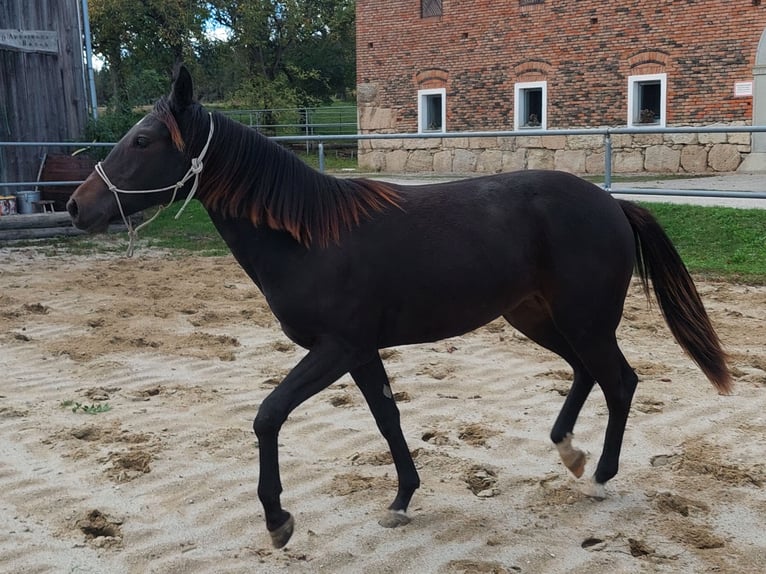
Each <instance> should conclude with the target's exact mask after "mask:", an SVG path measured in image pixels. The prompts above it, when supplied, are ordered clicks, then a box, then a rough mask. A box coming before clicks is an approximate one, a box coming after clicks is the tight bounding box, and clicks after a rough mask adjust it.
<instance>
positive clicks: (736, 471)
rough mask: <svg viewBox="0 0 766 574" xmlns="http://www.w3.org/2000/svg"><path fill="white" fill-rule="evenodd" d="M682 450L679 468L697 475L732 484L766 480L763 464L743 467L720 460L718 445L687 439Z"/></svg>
mask: <svg viewBox="0 0 766 574" xmlns="http://www.w3.org/2000/svg"><path fill="white" fill-rule="evenodd" d="M683 447H684V452H683V454H682V456H681V458H680V460H679V463H678V467H679V469H680V470H682V471H685V472H688V473H692V474H699V475H708V476H712V477H713V478H715V479H716V480H718V481H720V482H725V483H728V484H732V485H734V486H745V485H754V486H758V487H760V486H762V485H763V483H764V480H766V470H765V469H764V467H763V465H762V464H761V465H754V466H752V467H751V468H743V467H741V466H738V465H736V464H728V463H725V462H723V461H722V457H721V455H720V449H719V447H716V446H714V445H712V444H709V443H707V442H705V441H702V440H692V441H687V442H685V443H684V444H683Z"/></svg>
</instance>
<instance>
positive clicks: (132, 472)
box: [106, 448, 154, 482]
mask: <svg viewBox="0 0 766 574" xmlns="http://www.w3.org/2000/svg"><path fill="white" fill-rule="evenodd" d="M153 459H154V456H153V455H152V454H151V452H149V451H146V450H141V449H137V448H130V449H128V450H127V451H125V452H114V453H111V454H110V455H109V457H108V460H109V462H111V464H112V466H111V467H110V468H108V469H107V471H106V474H107V476H109V477H110V478H112V479H113V480H116V481H117V482H128V481H130V480H134V479H136V478H138V477H139V476H141V475H143V474H147V473H149V472H151V466H150V463H151V462H152V460H153Z"/></svg>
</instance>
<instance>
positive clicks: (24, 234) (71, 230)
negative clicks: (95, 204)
mask: <svg viewBox="0 0 766 574" xmlns="http://www.w3.org/2000/svg"><path fill="white" fill-rule="evenodd" d="M125 231H126V229H125V226H124V225H110V226H109V229H108V233H123V232H125ZM75 235H86V232H85V231H82V230H80V229H77V228H76V227H72V226H71V225H70V226H69V227H40V228H36V229H0V242H3V241H19V240H23V239H48V238H51V237H72V236H75Z"/></svg>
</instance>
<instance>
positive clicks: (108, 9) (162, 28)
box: [89, 0, 208, 109]
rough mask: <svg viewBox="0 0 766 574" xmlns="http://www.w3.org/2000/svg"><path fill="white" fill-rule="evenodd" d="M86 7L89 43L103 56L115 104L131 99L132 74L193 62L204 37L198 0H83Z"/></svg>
mask: <svg viewBox="0 0 766 574" xmlns="http://www.w3.org/2000/svg"><path fill="white" fill-rule="evenodd" d="M89 9H90V20H91V27H92V32H93V48H94V50H95V51H96V52H97V53H99V54H100V55H102V56H103V58H104V60H105V63H106V67H107V68H108V75H109V78H110V84H111V94H110V95H111V104H112V106H113V107H115V108H116V109H122V108H126V107H129V106H131V105H132V104H134V103H136V102H135V101H132V99H131V95H133V96H135V92H136V90H135V86H136V85H137V84H136V81H135V80H136V78H139V77H141V76H142V75H144V79H147V78H149V77H150V76H146V75H145V74H147V72H148V71H154V72H155V74H159V75H161V76H163V77H167V75H168V73H169V72H170V71H171V70H172V69H173V68H174V66H176V65H178V64H179V63H181V62H183V61H190V62H193V61H194V60H195V59H196V58H195V57H194V55H195V51H196V49H197V47H198V46H199V45H200V44H201V43H204V42H205V34H204V26H205V22H206V20H207V19H208V4H207V2H205V1H204V0H89ZM131 78H132V79H133V80H134V82H133V83H134V89H133V92H134V94H131V90H129V81H130V79H131ZM139 83H140V81H139ZM141 96H142V97H143V96H144V94H141ZM142 103H143V102H142Z"/></svg>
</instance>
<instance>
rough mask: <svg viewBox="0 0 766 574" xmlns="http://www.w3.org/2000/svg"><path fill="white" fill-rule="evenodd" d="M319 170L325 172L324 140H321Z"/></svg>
mask: <svg viewBox="0 0 766 574" xmlns="http://www.w3.org/2000/svg"><path fill="white" fill-rule="evenodd" d="M317 147H318V148H319V171H321V172H322V173H324V142H319V145H318V146H317Z"/></svg>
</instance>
